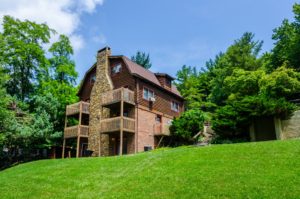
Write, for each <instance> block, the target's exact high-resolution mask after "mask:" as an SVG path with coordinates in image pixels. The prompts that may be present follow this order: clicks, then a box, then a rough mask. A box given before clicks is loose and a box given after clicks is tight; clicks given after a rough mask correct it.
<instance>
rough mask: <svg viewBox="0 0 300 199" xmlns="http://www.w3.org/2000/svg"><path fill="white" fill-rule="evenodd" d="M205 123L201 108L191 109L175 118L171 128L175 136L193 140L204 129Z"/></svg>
mask: <svg viewBox="0 0 300 199" xmlns="http://www.w3.org/2000/svg"><path fill="white" fill-rule="evenodd" d="M203 123H204V114H203V112H202V111H200V110H199V109H191V110H188V111H186V112H184V113H183V114H182V115H181V116H180V117H179V118H176V119H174V120H173V125H172V126H171V129H170V130H171V132H172V133H173V135H175V136H179V137H182V138H184V139H187V140H192V138H193V136H195V135H196V134H197V133H199V131H201V130H202V129H203Z"/></svg>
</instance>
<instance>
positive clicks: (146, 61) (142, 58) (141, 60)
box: [131, 51, 152, 69]
mask: <svg viewBox="0 0 300 199" xmlns="http://www.w3.org/2000/svg"><path fill="white" fill-rule="evenodd" d="M131 60H132V61H134V62H135V63H137V64H139V65H141V66H142V67H144V68H146V69H149V68H151V66H152V64H151V62H150V56H149V54H146V53H144V52H141V51H137V53H136V55H135V56H132V57H131Z"/></svg>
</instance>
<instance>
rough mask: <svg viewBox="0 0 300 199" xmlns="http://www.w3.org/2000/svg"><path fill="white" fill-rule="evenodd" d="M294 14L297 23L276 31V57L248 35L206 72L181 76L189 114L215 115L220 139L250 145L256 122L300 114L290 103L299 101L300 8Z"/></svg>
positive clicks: (190, 71)
mask: <svg viewBox="0 0 300 199" xmlns="http://www.w3.org/2000/svg"><path fill="white" fill-rule="evenodd" d="M294 14H295V21H294V22H289V21H288V20H284V21H283V23H282V25H281V26H280V27H279V28H276V29H275V30H274V34H273V39H274V40H275V46H274V48H273V49H272V50H271V52H267V53H264V54H261V47H262V44H263V42H262V41H256V40H254V34H253V33H249V32H246V33H245V34H243V35H242V37H241V38H240V39H237V40H235V41H234V43H233V44H232V45H231V46H229V47H228V48H227V50H226V51H225V52H222V53H220V54H218V55H217V56H216V57H215V59H213V60H210V61H208V62H207V64H206V67H205V68H204V69H202V70H200V71H197V69H196V68H195V67H190V66H183V67H182V69H181V70H180V71H178V73H177V82H176V84H177V87H178V89H179V91H180V92H181V94H182V95H183V97H184V98H185V99H186V107H187V109H188V110H189V109H193V110H194V109H199V110H203V111H204V112H206V113H209V114H211V115H212V118H211V121H210V122H211V123H212V126H213V129H214V130H215V132H216V133H217V134H218V135H219V136H220V137H222V138H224V139H236V138H238V139H239V138H242V139H249V126H250V124H251V123H252V122H253V121H254V120H256V119H258V118H260V117H269V116H271V117H278V118H286V117H288V116H290V115H291V113H292V112H293V111H294V110H295V109H296V108H297V107H296V105H294V104H292V103H291V102H290V100H292V99H295V98H300V95H299V94H300V73H299V66H300V65H299V64H300V4H295V5H294ZM175 121H176V122H174V123H173V125H174V127H176V123H178V121H177V120H175ZM182 122H184V120H183V121H182ZM201 122H202V121H199V124H200V123H201ZM184 132H185V131H182V134H183V135H184Z"/></svg>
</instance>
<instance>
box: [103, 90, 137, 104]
mask: <svg viewBox="0 0 300 199" xmlns="http://www.w3.org/2000/svg"><path fill="white" fill-rule="evenodd" d="M122 100H123V101H124V102H126V103H129V104H132V105H134V104H135V103H134V92H133V91H131V90H129V89H127V88H119V89H116V90H112V91H108V92H106V93H103V94H102V96H101V104H102V106H105V105H110V104H114V103H117V102H120V101H122Z"/></svg>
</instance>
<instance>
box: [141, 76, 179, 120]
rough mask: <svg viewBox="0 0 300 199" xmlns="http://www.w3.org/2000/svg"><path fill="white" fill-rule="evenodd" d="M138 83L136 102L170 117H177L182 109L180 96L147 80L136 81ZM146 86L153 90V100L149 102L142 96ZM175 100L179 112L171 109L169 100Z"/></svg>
mask: <svg viewBox="0 0 300 199" xmlns="http://www.w3.org/2000/svg"><path fill="white" fill-rule="evenodd" d="M138 83H139V92H138V104H140V105H143V106H146V107H148V108H149V109H150V110H155V111H159V112H162V113H164V114H167V115H170V116H172V117H178V116H179V115H180V112H182V111H183V101H182V99H181V98H179V97H176V96H174V95H172V94H170V93H168V92H167V91H163V90H161V89H159V88H157V87H155V86H153V85H151V84H149V83H147V82H144V81H141V80H139V81H138ZM144 87H146V88H148V89H150V90H152V91H154V96H155V102H153V103H152V105H151V102H149V101H147V100H145V99H144V98H143V88H144ZM172 101H175V102H178V104H179V112H176V111H172V110H171V102H172Z"/></svg>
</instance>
